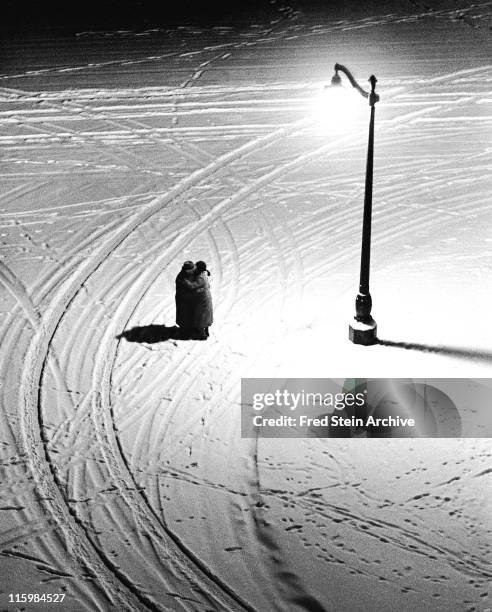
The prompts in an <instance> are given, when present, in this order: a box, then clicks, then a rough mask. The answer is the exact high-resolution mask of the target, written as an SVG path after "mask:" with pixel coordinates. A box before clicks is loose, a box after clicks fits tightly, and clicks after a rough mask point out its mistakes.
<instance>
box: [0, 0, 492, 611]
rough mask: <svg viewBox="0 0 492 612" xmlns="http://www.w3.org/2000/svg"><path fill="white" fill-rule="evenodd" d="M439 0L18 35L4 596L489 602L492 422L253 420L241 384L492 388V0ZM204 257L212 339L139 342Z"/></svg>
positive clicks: (340, 607)
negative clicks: (291, 436) (352, 336)
mask: <svg viewBox="0 0 492 612" xmlns="http://www.w3.org/2000/svg"><path fill="white" fill-rule="evenodd" d="M429 2H430V3H431V5H432V9H433V10H431V9H430V8H429V7H428V6H427V5H425V3H421V2H418V1H415V2H413V1H406V0H405V1H404V0H395V1H392V2H389V1H382V2H378V3H376V2H374V3H367V5H365V7H364V8H355V5H354V6H352V7H350V6H348V5H347V4H346V3H334V5H333V7H332V8H330V9H328V8H326V7H325V8H322V7H318V8H316V9H315V8H314V5H310V4H309V3H302V2H301V3H300V4H298V5H297V4H292V5H286V4H282V3H280V2H274V3H272V5H271V6H269V7H268V9H264V10H261V11H260V10H259V11H258V12H257V13H255V12H254V11H253V10H252V11H251V12H250V13H249V15H248V14H246V15H244V14H241V16H239V15H237V16H235V17H234V19H233V20H232V21H231V22H226V21H225V20H224V22H222V21H220V22H219V21H217V23H216V24H209V23H207V24H206V25H204V23H201V24H197V23H192V21H193V20H192V19H190V21H189V22H187V23H186V24H184V25H169V26H168V27H148V28H147V29H135V30H130V29H128V30H113V31H111V30H109V29H108V30H79V31H77V32H75V33H66V32H65V33H63V32H57V31H53V32H51V33H50V32H48V33H44V34H43V35H40V34H37V35H36V34H34V33H30V34H26V35H25V36H24V37H22V38H19V37H12V38H9V37H5V38H4V40H3V42H2V51H1V53H2V66H1V74H0V149H1V154H0V159H1V166H0V168H1V169H0V172H1V179H2V180H1V183H0V249H1V251H0V254H1V257H0V286H1V290H0V311H1V314H2V317H1V346H2V352H1V361H0V376H1V379H2V402H1V408H0V475H1V482H2V492H1V497H0V502H1V503H0V575H1V576H2V579H1V583H0V586H1V588H0V609H1V610H20V609H24V610H35V609H36V610H38V609H53V607H51V608H50V607H49V605H48V604H39V603H38V604H35V603H27V604H22V605H21V604H15V603H11V602H10V603H9V600H8V594H10V593H28V592H37V593H55V592H58V593H60V592H64V593H66V598H65V600H64V603H62V604H60V605H59V606H58V607H57V608H56V609H58V610H68V611H70V612H79V611H82V610H84V611H86V610H102V611H106V610H115V611H116V610H118V611H119V610H159V611H161V610H162V611H164V610H172V611H173V610H192V611H196V610H200V611H206V610H207V611H209V610H223V611H230V610H256V611H258V612H270V611H274V610H278V611H282V612H283V611H286V612H287V611H288V612H291V611H293V612H294V611H296V610H299V611H300V610H310V611H316V610H320V611H322V610H327V611H328V610H330V611H331V610H336V611H337V612H338V611H342V612H345V611H347V612H348V611H357V610H360V611H362V610H378V611H384V612H386V611H387V612H390V611H392V610H395V609H397V610H401V611H404V612H411V611H412V612H415V611H419V612H420V611H422V612H424V611H428V610H443V611H444V610H446V611H449V610H453V611H454V610H456V611H462V610H467V611H470V612H471V611H477V612H478V611H482V612H483V611H484V610H486V609H490V607H491V604H492V600H491V594H490V591H489V585H490V580H491V577H492V570H491V567H492V521H491V518H490V517H491V514H492V513H491V510H492V506H491V502H490V499H491V493H492V487H491V473H492V472H491V457H492V450H491V446H490V440H487V439H461V440H459V439H457V440H453V439H436V440H432V439H428V440H425V439H422V440H419V439H414V440H361V439H359V440H352V439H348V440H340V439H298V440H270V439H259V440H258V439H242V438H241V437H240V430H239V428H240V390H241V378H243V377H263V378H266V377H279V378H288V377H299V378H300V377H312V378H315V377H320V378H342V379H343V378H353V377H395V378H417V377H428V378H432V377H442V378H453V377H459V378H473V379H477V378H486V377H490V372H491V367H492V326H491V324H490V322H489V317H488V315H489V311H490V296H491V280H490V279H491V273H492V223H491V221H492V212H491V205H490V193H492V178H491V177H492V161H491V150H492V146H491V143H492V139H491V136H492V112H491V101H492V88H491V82H492V45H491V42H490V38H491V37H490V26H491V24H492V2H478V3H475V4H471V3H467V2H462V1H460V2H451V0H449V1H447V0H432V1H431V0H429ZM305 4H307V6H305ZM310 6H311V8H310ZM337 6H338V8H337ZM335 62H340V63H342V64H344V65H346V66H348V67H350V69H351V70H352V71H353V73H354V75H355V76H356V78H357V80H358V81H359V82H360V83H361V85H362V86H363V87H364V88H366V89H368V88H369V84H368V82H367V79H368V78H369V76H370V75H371V74H374V75H376V77H377V79H378V82H377V91H378V93H379V95H380V96H381V101H380V102H379V103H378V104H377V106H376V129H375V162H374V196H373V221H372V228H373V234H372V238H373V239H372V253H371V294H372V298H373V302H374V306H373V316H374V318H375V319H376V321H377V323H378V335H379V338H380V339H381V340H382V343H381V344H380V345H377V346H372V347H363V346H357V345H354V344H352V343H350V342H349V340H348V324H349V322H350V320H351V318H352V317H353V315H354V313H355V310H354V301H355V296H356V294H357V290H358V280H359V265H360V236H361V224H362V209H363V201H364V175H365V163H366V147H367V128H368V117H369V109H368V105H367V101H365V100H364V99H362V97H359V98H358V100H357V103H356V104H355V105H354V112H353V113H352V115H351V116H347V117H346V116H345V115H344V116H342V114H340V116H335V113H333V112H332V113H331V114H330V113H329V112H327V113H326V116H321V115H322V113H321V115H320V112H319V104H317V100H319V95H320V93H321V91H322V89H323V87H324V85H326V84H328V83H329V82H330V79H331V77H332V75H333V65H334V64H335ZM344 85H345V86H347V87H350V86H349V84H348V83H347V82H346V81H345V82H344ZM188 259H191V260H193V261H196V260H198V259H202V260H204V261H206V262H207V264H208V267H209V269H210V271H211V277H210V282H211V286H212V295H213V298H214V306H215V323H214V325H213V326H212V327H211V337H210V338H209V340H208V341H206V342H194V341H179V340H169V341H165V342H129V341H127V340H125V339H124V338H120V339H117V336H118V334H120V333H121V332H123V331H125V330H130V329H132V328H145V327H146V326H149V325H166V326H172V325H174V322H175V319H174V309H175V303H174V279H175V276H176V274H177V273H178V272H179V270H180V268H181V265H182V263H183V261H185V260H188Z"/></svg>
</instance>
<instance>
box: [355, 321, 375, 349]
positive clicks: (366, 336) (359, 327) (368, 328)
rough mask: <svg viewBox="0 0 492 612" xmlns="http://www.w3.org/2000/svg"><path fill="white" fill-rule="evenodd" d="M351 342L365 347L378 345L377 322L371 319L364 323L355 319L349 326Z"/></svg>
mask: <svg viewBox="0 0 492 612" xmlns="http://www.w3.org/2000/svg"><path fill="white" fill-rule="evenodd" d="M349 340H350V341H351V342H353V343H354V344H363V345H364V346H370V345H371V344H376V343H377V341H378V338H377V325H376V321H375V320H374V319H372V318H371V319H370V320H369V321H368V322H366V323H363V322H362V321H357V319H354V320H353V321H352V323H350V325H349Z"/></svg>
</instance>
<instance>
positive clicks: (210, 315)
mask: <svg viewBox="0 0 492 612" xmlns="http://www.w3.org/2000/svg"><path fill="white" fill-rule="evenodd" d="M194 276H195V280H196V283H197V294H196V301H195V311H194V317H193V327H194V330H195V333H196V339H197V340H206V339H207V338H208V335H209V334H208V328H209V327H210V326H211V325H212V323H213V322H214V312H213V304H212V294H211V293H210V283H209V281H208V277H209V276H210V272H209V271H208V270H207V264H206V263H205V262H204V261H197V262H196V264H195V272H194Z"/></svg>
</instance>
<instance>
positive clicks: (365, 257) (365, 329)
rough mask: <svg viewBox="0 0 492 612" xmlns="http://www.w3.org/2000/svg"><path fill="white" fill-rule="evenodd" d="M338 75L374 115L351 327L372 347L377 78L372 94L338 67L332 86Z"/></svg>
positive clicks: (354, 339) (351, 336)
mask: <svg viewBox="0 0 492 612" xmlns="http://www.w3.org/2000/svg"><path fill="white" fill-rule="evenodd" d="M339 72H343V73H344V74H345V75H346V76H347V77H348V79H349V81H350V83H351V85H352V87H354V88H355V89H357V91H358V92H359V93H360V94H361V95H362V96H364V98H368V99H369V106H370V108H371V115H370V120H369V140H368V144H367V162H366V183H365V190H364V217H363V222H362V248H361V257H360V281H359V293H358V295H357V298H356V300H355V317H354V321H353V322H352V323H351V324H350V325H349V339H350V340H351V341H352V342H354V343H355V344H364V345H370V344H375V343H376V342H377V336H376V330H377V328H376V321H375V320H374V319H373V318H372V316H371V309H372V298H371V294H370V292H369V270H370V262H371V219H372V176H373V163H374V107H375V105H376V102H378V101H379V96H378V94H377V93H376V92H375V89H376V77H375V76H374V75H371V76H370V77H369V82H370V84H371V91H370V92H367V91H365V90H364V89H362V87H361V86H360V85H359V84H358V83H357V81H356V80H355V79H354V77H353V76H352V74H351V73H350V71H349V70H348V68H346V67H345V66H342V65H341V64H335V74H334V75H333V78H332V79H331V84H332V85H334V86H340V85H341V84H342V79H341V77H340V75H339V74H338V73H339Z"/></svg>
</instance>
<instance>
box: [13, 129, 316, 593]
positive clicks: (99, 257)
mask: <svg viewBox="0 0 492 612" xmlns="http://www.w3.org/2000/svg"><path fill="white" fill-rule="evenodd" d="M309 122H310V120H305V119H304V120H301V121H299V122H297V123H296V124H294V126H291V127H290V128H284V129H281V130H277V131H276V132H274V133H273V134H269V135H267V136H265V137H263V138H259V139H255V140H253V141H250V142H248V143H246V144H245V145H242V146H241V147H239V148H237V149H235V150H234V151H232V152H229V153H226V154H224V155H222V156H221V157H219V158H218V159H217V160H215V161H214V162H213V163H211V164H209V165H208V166H206V167H205V168H203V169H200V170H198V171H195V172H194V173H192V174H191V175H190V176H189V177H186V178H185V179H183V181H181V182H180V183H178V185H176V186H175V187H174V188H172V189H171V190H170V192H169V193H168V194H167V195H166V197H164V198H158V199H157V201H154V202H152V203H151V205H149V206H148V207H146V209H145V210H144V211H140V212H139V213H137V214H136V215H134V216H133V217H132V218H131V219H130V220H129V221H128V222H127V223H125V225H124V227H123V228H122V229H120V230H119V231H118V232H116V233H117V236H116V237H112V240H110V241H109V244H104V245H103V246H102V247H100V248H99V249H98V250H97V251H96V253H95V254H93V255H92V257H90V258H89V260H88V261H86V262H84V264H82V265H81V269H82V270H81V272H79V274H77V275H76V277H75V278H74V277H73V276H72V277H71V278H69V279H68V280H67V281H66V283H65V286H64V287H63V288H62V289H61V290H60V291H59V292H58V293H60V294H61V295H60V296H58V297H56V296H55V298H54V299H53V301H52V304H51V305H50V306H49V307H48V309H47V311H46V313H45V314H44V315H43V319H42V321H41V326H40V330H39V332H38V333H37V334H36V335H35V337H34V338H33V341H32V343H31V345H30V347H29V350H28V355H27V358H26V361H25V367H24V371H23V377H22V384H21V390H22V395H23V397H24V403H23V406H22V412H21V414H22V428H23V434H24V438H25V442H26V444H27V445H28V444H30V443H31V442H32V441H33V440H37V441H38V444H44V448H45V460H46V461H47V462H48V464H49V455H48V453H47V447H46V440H44V441H43V439H42V436H41V435H40V433H39V432H36V430H35V427H34V426H33V418H32V415H33V412H34V413H35V412H36V411H37V409H38V402H39V397H38V384H35V382H34V380H35V379H36V378H37V379H38V380H41V377H42V371H43V368H44V364H45V360H46V356H47V351H48V347H49V344H50V342H51V339H52V337H53V335H54V334H55V333H56V329H57V327H58V325H59V321H60V320H61V318H62V316H63V313H64V312H65V310H66V309H67V308H68V307H69V305H70V303H71V302H72V301H73V299H74V297H75V296H76V294H77V293H78V291H79V289H80V287H81V286H82V285H83V283H84V282H85V281H86V280H87V278H89V276H90V275H91V274H92V273H93V272H94V271H95V270H96V269H97V268H98V267H99V265H100V264H101V262H102V261H104V260H105V259H106V258H107V257H108V255H109V254H110V253H111V252H112V251H113V250H114V249H115V248H116V247H117V246H118V245H119V244H121V242H122V241H123V240H124V239H125V238H126V237H127V236H128V235H129V234H130V233H131V232H132V231H133V230H134V229H135V228H136V227H138V225H139V224H140V223H142V222H143V221H144V220H146V219H147V218H150V216H151V215H152V214H154V213H155V212H156V210H159V209H160V208H162V207H163V206H164V205H166V204H167V203H169V202H170V201H172V199H173V198H174V197H177V196H180V195H182V194H183V191H184V190H185V189H188V188H190V187H191V186H193V185H195V184H197V183H198V182H200V181H201V180H203V179H204V178H208V177H209V176H210V175H212V174H213V173H215V172H217V171H219V170H220V169H221V168H222V167H223V166H224V165H226V164H227V163H230V162H232V161H236V160H237V159H240V158H241V157H243V156H244V155H246V154H248V153H250V152H252V151H257V150H258V148H259V147H261V146H266V145H268V144H271V143H272V142H275V141H276V140H278V139H279V138H282V137H284V136H285V135H286V134H288V133H291V132H294V131H295V130H297V129H300V128H301V127H303V126H305V125H307V124H309ZM67 285H68V286H67ZM32 447H33V445H31V448H32ZM34 448H36V447H35V446H34ZM30 460H31V464H32V467H33V472H34V473H35V474H36V477H37V479H38V480H39V482H40V483H41V484H42V487H43V488H49V486H50V485H49V483H48V482H46V474H43V472H42V471H40V470H39V469H37V465H38V464H39V465H41V464H42V459H41V456H40V455H39V454H38V453H36V454H31V456H30ZM49 465H51V464H49ZM50 469H51V468H50ZM52 476H53V474H52ZM54 483H55V485H57V487H58V490H59V493H58V494H59V495H60V496H62V493H61V491H62V489H61V488H60V486H59V485H60V483H59V482H58V483H57V481H56V479H54ZM65 508H66V507H65ZM53 510H55V509H53ZM59 510H60V507H58V508H57V509H56V511H57V512H58V511H59ZM64 510H65V514H68V512H69V510H67V509H64ZM54 514H55V515H56V512H54ZM100 552H101V551H100ZM107 561H108V560H107V559H106V562H107ZM117 571H118V570H117ZM106 574H107V572H103V573H102V574H101V575H102V576H105V575H106ZM119 578H122V579H123V580H124V581H125V580H126V579H125V578H124V577H122V576H119ZM134 594H135V595H137V593H134ZM147 603H148V602H147V601H145V604H147Z"/></svg>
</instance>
